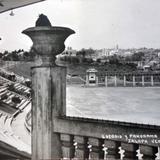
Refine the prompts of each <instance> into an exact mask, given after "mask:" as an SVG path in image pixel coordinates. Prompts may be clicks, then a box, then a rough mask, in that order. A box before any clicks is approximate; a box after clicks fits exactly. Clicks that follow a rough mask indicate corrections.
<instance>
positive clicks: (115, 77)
mask: <svg viewBox="0 0 160 160" xmlns="http://www.w3.org/2000/svg"><path fill="white" fill-rule="evenodd" d="M114 86H115V87H117V76H116V75H115V76H114Z"/></svg>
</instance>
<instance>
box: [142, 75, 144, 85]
mask: <svg viewBox="0 0 160 160" xmlns="http://www.w3.org/2000/svg"><path fill="white" fill-rule="evenodd" d="M142 86H143V87H144V76H142Z"/></svg>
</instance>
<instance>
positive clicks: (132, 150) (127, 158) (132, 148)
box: [121, 142, 138, 160]
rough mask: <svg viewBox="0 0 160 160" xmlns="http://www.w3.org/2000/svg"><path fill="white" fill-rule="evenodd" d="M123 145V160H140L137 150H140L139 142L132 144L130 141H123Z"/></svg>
mask: <svg viewBox="0 0 160 160" xmlns="http://www.w3.org/2000/svg"><path fill="white" fill-rule="evenodd" d="M121 147H122V149H123V150H125V152H124V157H123V160H133V159H134V160H138V157H137V150H138V145H137V144H130V143H123V142H122V143H121Z"/></svg>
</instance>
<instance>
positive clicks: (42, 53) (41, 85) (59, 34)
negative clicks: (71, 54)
mask: <svg viewBox="0 0 160 160" xmlns="http://www.w3.org/2000/svg"><path fill="white" fill-rule="evenodd" d="M23 33H24V34H26V35H28V36H29V37H30V38H31V39H32V41H33V47H32V48H33V50H34V52H35V54H36V56H35V66H34V67H32V70H31V75H32V160H40V159H53V158H54V159H56V158H57V159H60V158H62V147H61V141H60V135H59V134H58V133H54V121H55V120H56V117H58V116H63V115H66V68H64V67H59V66H56V64H55V59H56V58H55V56H56V55H57V54H59V53H61V52H62V51H63V50H64V49H65V46H64V41H65V39H66V38H67V37H68V36H69V35H71V34H73V33H74V31H73V30H71V29H69V28H64V27H51V26H39V27H33V28H28V29H26V30H24V31H23Z"/></svg>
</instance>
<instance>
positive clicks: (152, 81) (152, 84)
mask: <svg viewBox="0 0 160 160" xmlns="http://www.w3.org/2000/svg"><path fill="white" fill-rule="evenodd" d="M151 86H154V79H153V75H151Z"/></svg>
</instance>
